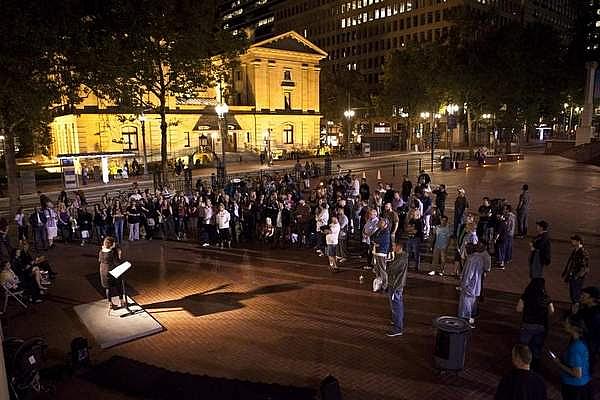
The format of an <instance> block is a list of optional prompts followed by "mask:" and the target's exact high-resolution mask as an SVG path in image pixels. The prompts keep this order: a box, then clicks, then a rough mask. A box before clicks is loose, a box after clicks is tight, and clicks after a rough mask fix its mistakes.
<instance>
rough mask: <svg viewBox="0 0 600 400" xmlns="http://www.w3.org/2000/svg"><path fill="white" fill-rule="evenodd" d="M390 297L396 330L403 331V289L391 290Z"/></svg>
mask: <svg viewBox="0 0 600 400" xmlns="http://www.w3.org/2000/svg"><path fill="white" fill-rule="evenodd" d="M389 299H390V309H391V310H392V321H393V322H394V331H396V332H402V331H403V330H404V299H403V297H402V289H396V290H392V291H390V292H389Z"/></svg>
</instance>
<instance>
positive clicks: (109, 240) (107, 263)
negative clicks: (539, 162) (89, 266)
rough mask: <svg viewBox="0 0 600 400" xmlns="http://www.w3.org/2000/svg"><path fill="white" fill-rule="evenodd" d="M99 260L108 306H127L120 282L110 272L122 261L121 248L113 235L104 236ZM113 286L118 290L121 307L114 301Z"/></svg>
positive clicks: (116, 307)
mask: <svg viewBox="0 0 600 400" xmlns="http://www.w3.org/2000/svg"><path fill="white" fill-rule="evenodd" d="M98 262H99V263H100V283H101V285H102V287H103V288H104V291H105V293H106V300H107V301H108V307H109V308H110V309H113V310H116V309H118V308H122V307H125V298H124V296H123V290H122V288H121V286H120V282H119V281H118V280H117V279H115V278H114V277H113V276H112V275H110V274H109V271H110V270H112V269H113V268H115V267H116V266H117V265H119V263H120V262H121V249H120V248H117V247H116V245H115V239H114V238H113V237H112V236H107V237H105V238H104V241H103V243H102V249H100V252H99V253H98ZM112 288H116V290H117V295H118V297H119V300H120V302H121V306H120V307H119V306H117V305H116V304H114V303H113V302H112V293H111V289H112Z"/></svg>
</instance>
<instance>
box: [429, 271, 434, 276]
mask: <svg viewBox="0 0 600 400" xmlns="http://www.w3.org/2000/svg"><path fill="white" fill-rule="evenodd" d="M427 275H429V276H435V271H431V272H429V273H428V274H427Z"/></svg>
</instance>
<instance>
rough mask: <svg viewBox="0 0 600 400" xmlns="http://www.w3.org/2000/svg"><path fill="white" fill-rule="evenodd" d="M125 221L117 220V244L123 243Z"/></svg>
mask: <svg viewBox="0 0 600 400" xmlns="http://www.w3.org/2000/svg"><path fill="white" fill-rule="evenodd" d="M124 224H125V221H123V220H122V219H117V220H115V238H116V239H117V243H119V244H120V243H122V242H123V225H124Z"/></svg>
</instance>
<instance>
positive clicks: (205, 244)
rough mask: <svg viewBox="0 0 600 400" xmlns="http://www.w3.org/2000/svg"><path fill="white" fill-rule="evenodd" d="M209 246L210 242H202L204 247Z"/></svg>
mask: <svg viewBox="0 0 600 400" xmlns="http://www.w3.org/2000/svg"><path fill="white" fill-rule="evenodd" d="M208 246H210V244H208V243H202V247H208Z"/></svg>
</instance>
